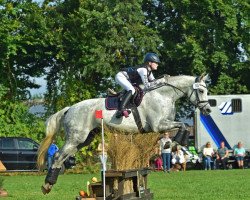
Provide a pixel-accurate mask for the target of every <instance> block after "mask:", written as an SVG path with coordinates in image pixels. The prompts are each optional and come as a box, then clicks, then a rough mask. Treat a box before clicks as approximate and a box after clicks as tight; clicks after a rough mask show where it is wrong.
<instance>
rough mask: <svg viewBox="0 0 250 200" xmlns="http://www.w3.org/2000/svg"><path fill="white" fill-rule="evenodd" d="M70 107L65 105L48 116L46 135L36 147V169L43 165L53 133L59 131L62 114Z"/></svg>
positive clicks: (53, 136)
mask: <svg viewBox="0 0 250 200" xmlns="http://www.w3.org/2000/svg"><path fill="white" fill-rule="evenodd" d="M69 108H70V107H66V108H64V109H62V110H60V111H58V112H57V113H55V114H53V115H51V116H50V118H49V119H48V120H47V121H46V137H45V138H44V139H43V141H42V142H41V144H40V147H39V149H38V156H37V166H38V169H40V170H41V169H42V168H43V166H44V164H45V163H44V161H45V156H46V155H47V151H48V148H49V146H50V145H51V143H52V142H53V139H54V138H55V135H56V134H57V133H58V132H59V131H60V128H61V125H62V122H63V119H64V118H63V117H64V114H65V113H66V112H67V111H68V109H69Z"/></svg>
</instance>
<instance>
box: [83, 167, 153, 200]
mask: <svg viewBox="0 0 250 200" xmlns="http://www.w3.org/2000/svg"><path fill="white" fill-rule="evenodd" d="M149 173H150V169H148V168H143V169H133V170H124V171H114V170H109V171H106V174H105V177H106V178H105V182H106V184H105V185H106V199H107V200H114V199H115V200H130V199H131V200H132V199H133V200H136V199H138V200H139V199H140V200H151V199H153V193H151V192H150V189H148V188H147V175H148V174H149ZM90 195H91V196H90V197H92V198H95V199H96V200H103V185H102V182H99V183H93V184H90ZM86 200H88V198H86ZM89 200H91V199H89Z"/></svg>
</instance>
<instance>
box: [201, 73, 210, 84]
mask: <svg viewBox="0 0 250 200" xmlns="http://www.w3.org/2000/svg"><path fill="white" fill-rule="evenodd" d="M200 80H203V81H204V82H205V81H206V80H209V75H208V74H206V75H205V73H204V74H202V75H201V78H200Z"/></svg>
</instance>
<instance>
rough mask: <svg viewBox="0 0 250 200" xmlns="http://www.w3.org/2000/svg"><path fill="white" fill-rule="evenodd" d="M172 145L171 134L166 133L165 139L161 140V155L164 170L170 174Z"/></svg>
mask: <svg viewBox="0 0 250 200" xmlns="http://www.w3.org/2000/svg"><path fill="white" fill-rule="evenodd" d="M171 144H172V140H171V139H170V138H169V133H168V132H166V133H164V136H163V138H162V139H161V140H160V150H159V154H160V155H161V156H162V160H163V170H164V172H168V173H170V161H171Z"/></svg>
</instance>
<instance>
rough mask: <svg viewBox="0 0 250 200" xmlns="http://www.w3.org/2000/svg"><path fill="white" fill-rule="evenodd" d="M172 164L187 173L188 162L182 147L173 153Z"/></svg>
mask: <svg viewBox="0 0 250 200" xmlns="http://www.w3.org/2000/svg"><path fill="white" fill-rule="evenodd" d="M172 164H173V165H174V168H176V169H179V168H181V169H182V170H183V171H186V160H185V157H184V153H183V151H182V150H181V148H180V146H178V147H177V148H176V151H174V152H172ZM179 166H181V167H179Z"/></svg>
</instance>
